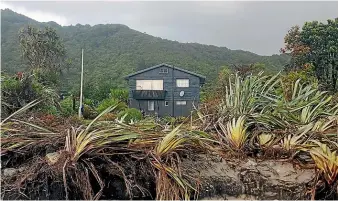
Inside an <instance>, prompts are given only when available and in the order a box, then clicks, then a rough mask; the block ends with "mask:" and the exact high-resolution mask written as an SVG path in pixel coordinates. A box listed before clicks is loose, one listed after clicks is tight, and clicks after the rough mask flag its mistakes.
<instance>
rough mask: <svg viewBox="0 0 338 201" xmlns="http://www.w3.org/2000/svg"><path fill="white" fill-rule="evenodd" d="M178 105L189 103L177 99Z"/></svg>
mask: <svg viewBox="0 0 338 201" xmlns="http://www.w3.org/2000/svg"><path fill="white" fill-rule="evenodd" d="M176 105H187V101H176Z"/></svg>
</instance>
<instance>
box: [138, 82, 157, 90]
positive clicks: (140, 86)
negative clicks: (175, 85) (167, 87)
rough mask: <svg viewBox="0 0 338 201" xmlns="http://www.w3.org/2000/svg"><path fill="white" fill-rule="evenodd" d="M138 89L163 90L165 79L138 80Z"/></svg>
mask: <svg viewBox="0 0 338 201" xmlns="http://www.w3.org/2000/svg"><path fill="white" fill-rule="evenodd" d="M136 90H163V80H136Z"/></svg>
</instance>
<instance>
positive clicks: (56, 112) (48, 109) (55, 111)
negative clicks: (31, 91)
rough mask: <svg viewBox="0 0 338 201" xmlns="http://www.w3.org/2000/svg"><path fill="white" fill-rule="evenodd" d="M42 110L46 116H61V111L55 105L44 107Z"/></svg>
mask: <svg viewBox="0 0 338 201" xmlns="http://www.w3.org/2000/svg"><path fill="white" fill-rule="evenodd" d="M40 110H41V112H43V113H45V114H51V115H55V116H58V115H60V111H59V110H58V109H57V108H56V107H55V105H44V106H42V107H41V109H40Z"/></svg>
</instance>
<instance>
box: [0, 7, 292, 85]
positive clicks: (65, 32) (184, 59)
mask: <svg viewBox="0 0 338 201" xmlns="http://www.w3.org/2000/svg"><path fill="white" fill-rule="evenodd" d="M28 24H31V25H35V26H37V27H43V26H51V27H53V28H55V29H56V30H57V33H58V34H59V35H60V36H61V37H62V39H63V42H64V45H65V47H66V50H67V57H68V58H69V61H71V62H70V63H68V65H67V66H66V67H67V68H66V70H65V71H64V73H63V78H64V81H63V84H64V86H68V87H69V88H74V87H75V88H77V87H78V84H77V83H78V82H77V80H78V79H79V71H80V67H81V62H80V61H81V48H84V67H85V86H86V88H87V89H88V90H89V89H95V88H96V89H97V88H99V86H105V87H114V86H126V83H125V81H124V80H123V76H124V75H127V74H128V73H131V72H134V71H136V70H140V69H143V68H146V67H149V66H152V65H156V64H159V63H169V64H173V65H176V66H180V67H183V68H185V69H187V70H192V71H194V72H197V73H200V74H203V75H206V76H207V81H211V80H214V78H216V76H217V73H218V71H219V69H220V68H221V66H224V65H231V64H250V63H256V62H261V63H264V64H265V65H266V66H267V68H268V69H269V70H274V71H278V70H281V69H282V66H283V65H284V64H286V63H287V61H288V57H287V56H286V55H273V56H259V55H257V54H254V53H251V52H248V51H242V50H230V49H228V48H226V47H216V46H211V45H202V44H197V43H179V42H176V41H170V40H166V39H162V38H159V37H154V36H151V35H148V34H145V33H141V32H139V31H136V30H133V29H130V28H129V27H127V26H125V25H119V24H105V25H102V24H99V25H95V26H90V25H80V24H77V25H75V26H60V25H58V24H57V23H55V22H48V23H40V22H37V21H35V20H33V19H30V18H28V17H26V16H24V15H21V14H18V13H15V12H13V11H11V10H9V9H6V10H1V48H2V51H1V54H2V55H1V56H2V58H1V66H2V71H5V72H8V73H13V72H16V71H18V70H21V69H22V68H23V61H22V59H21V57H20V55H21V54H20V46H19V41H18V31H19V29H20V28H22V27H24V26H26V25H28ZM210 31H213V30H210Z"/></svg>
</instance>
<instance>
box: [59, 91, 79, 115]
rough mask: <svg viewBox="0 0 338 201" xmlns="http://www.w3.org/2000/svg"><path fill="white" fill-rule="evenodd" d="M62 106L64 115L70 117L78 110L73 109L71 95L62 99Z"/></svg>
mask: <svg viewBox="0 0 338 201" xmlns="http://www.w3.org/2000/svg"><path fill="white" fill-rule="evenodd" d="M60 106H61V114H62V116H65V117H69V116H71V115H74V114H76V111H74V110H73V99H72V97H71V96H69V97H67V98H65V99H63V100H61V101H60Z"/></svg>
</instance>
